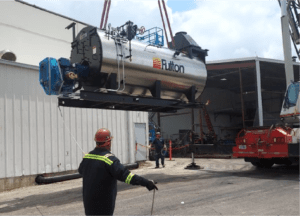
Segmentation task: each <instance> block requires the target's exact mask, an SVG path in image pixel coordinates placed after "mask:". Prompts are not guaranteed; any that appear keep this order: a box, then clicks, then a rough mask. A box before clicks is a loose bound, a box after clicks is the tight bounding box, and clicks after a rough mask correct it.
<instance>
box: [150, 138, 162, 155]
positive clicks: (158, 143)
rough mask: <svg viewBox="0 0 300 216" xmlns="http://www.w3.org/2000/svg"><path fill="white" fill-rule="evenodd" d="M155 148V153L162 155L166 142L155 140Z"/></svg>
mask: <svg viewBox="0 0 300 216" xmlns="http://www.w3.org/2000/svg"><path fill="white" fill-rule="evenodd" d="M152 144H153V145H154V147H155V152H156V153H157V154H161V150H162V149H163V147H164V141H163V139H162V138H160V139H158V138H155V140H154V141H153V143H152Z"/></svg>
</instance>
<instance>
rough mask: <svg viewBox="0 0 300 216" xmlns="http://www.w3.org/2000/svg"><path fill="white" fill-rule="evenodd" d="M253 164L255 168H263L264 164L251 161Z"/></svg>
mask: <svg viewBox="0 0 300 216" xmlns="http://www.w3.org/2000/svg"><path fill="white" fill-rule="evenodd" d="M251 163H252V165H253V166H255V167H257V168H263V167H264V166H263V165H262V164H261V163H260V162H251Z"/></svg>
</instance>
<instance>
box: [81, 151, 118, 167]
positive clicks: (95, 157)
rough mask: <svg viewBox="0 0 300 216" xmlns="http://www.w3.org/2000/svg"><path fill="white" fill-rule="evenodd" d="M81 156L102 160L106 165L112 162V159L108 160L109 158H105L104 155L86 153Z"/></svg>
mask: <svg viewBox="0 0 300 216" xmlns="http://www.w3.org/2000/svg"><path fill="white" fill-rule="evenodd" d="M83 158H85V159H93V160H100V161H103V162H105V163H107V164H108V165H112V164H113V163H114V162H113V161H112V160H110V159H109V158H107V157H105V156H100V155H94V154H86V155H85V156H84V157H83Z"/></svg>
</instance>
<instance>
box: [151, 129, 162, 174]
mask: <svg viewBox="0 0 300 216" xmlns="http://www.w3.org/2000/svg"><path fill="white" fill-rule="evenodd" d="M152 144H153V146H154V148H155V162H156V167H155V168H159V158H160V159H161V165H162V167H165V156H164V154H163V151H164V150H165V145H164V140H163V139H162V138H161V135H160V132H156V135H155V140H154V141H153V143H152Z"/></svg>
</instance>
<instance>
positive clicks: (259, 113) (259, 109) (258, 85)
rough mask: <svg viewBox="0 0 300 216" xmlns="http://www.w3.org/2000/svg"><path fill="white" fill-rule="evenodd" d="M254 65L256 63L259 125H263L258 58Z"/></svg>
mask: <svg viewBox="0 0 300 216" xmlns="http://www.w3.org/2000/svg"><path fill="white" fill-rule="evenodd" d="M255 65H256V87H257V105H258V118H259V126H264V116H263V105H262V95H261V75H260V64H259V60H258V58H256V59H255Z"/></svg>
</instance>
